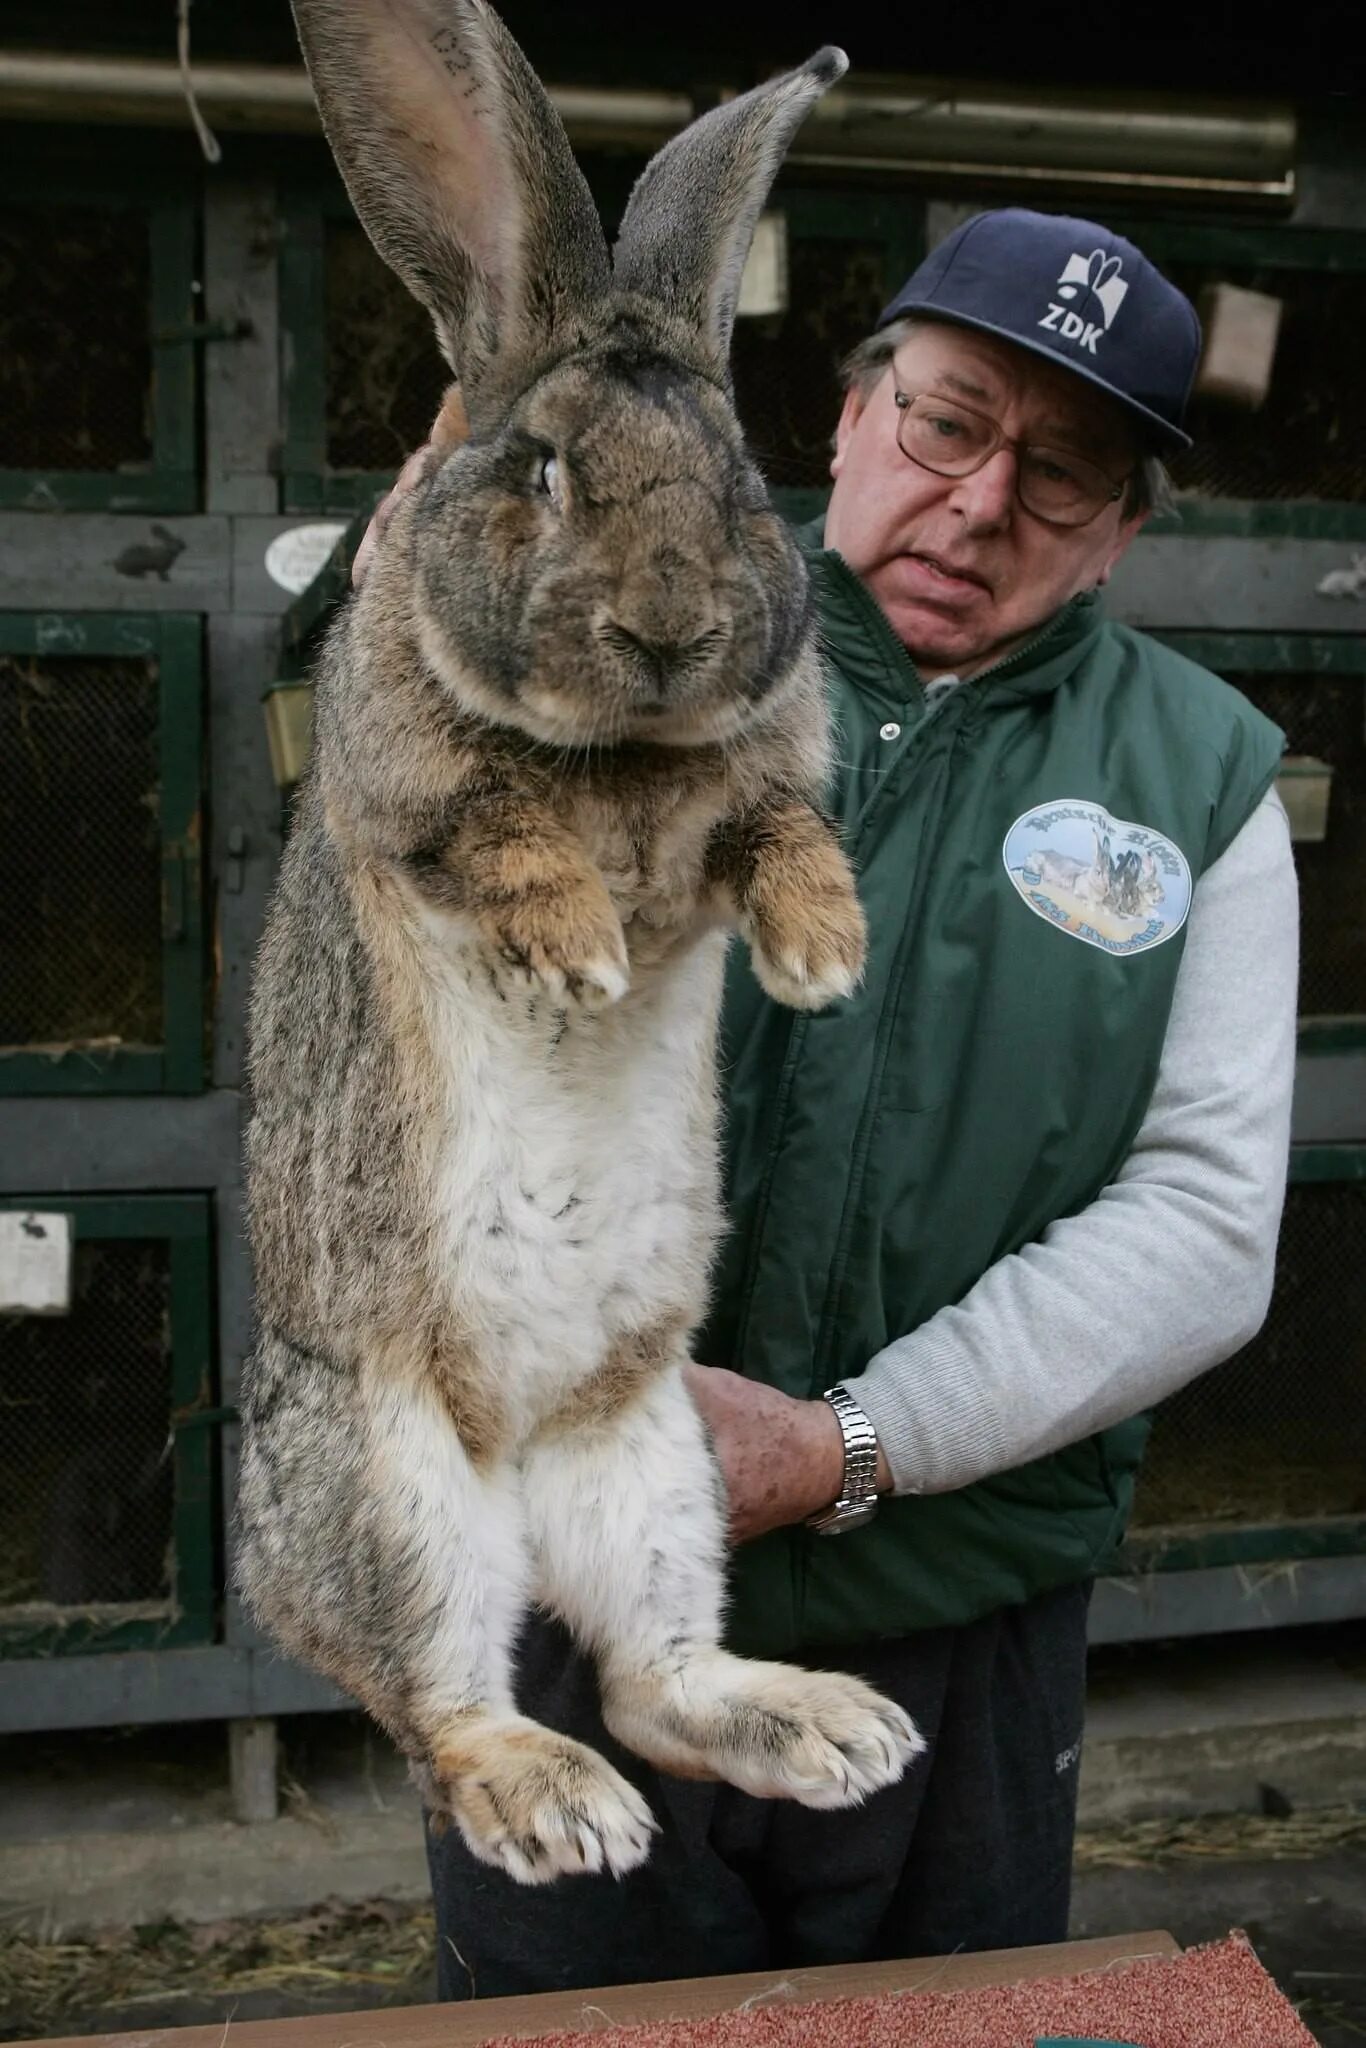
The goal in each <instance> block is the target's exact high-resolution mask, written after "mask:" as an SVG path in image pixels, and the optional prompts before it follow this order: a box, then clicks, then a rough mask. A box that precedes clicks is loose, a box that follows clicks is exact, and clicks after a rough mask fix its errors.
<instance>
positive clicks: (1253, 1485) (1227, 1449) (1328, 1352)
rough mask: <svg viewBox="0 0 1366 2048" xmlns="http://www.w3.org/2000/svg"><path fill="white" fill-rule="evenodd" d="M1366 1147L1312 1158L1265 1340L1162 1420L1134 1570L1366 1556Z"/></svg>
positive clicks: (1289, 1208)
mask: <svg viewBox="0 0 1366 2048" xmlns="http://www.w3.org/2000/svg"><path fill="white" fill-rule="evenodd" d="M1363 1242H1366V1149H1364V1148H1361V1147H1354V1146H1349V1145H1341V1146H1316V1147H1305V1148H1301V1149H1298V1150H1297V1151H1296V1152H1295V1153H1294V1154H1292V1158H1291V1185H1290V1187H1289V1189H1288V1191H1287V1196H1286V1205H1285V1215H1284V1218H1283V1221H1282V1226H1281V1235H1280V1242H1279V1246H1278V1249H1277V1256H1276V1280H1275V1288H1274V1292H1273V1295H1272V1301H1271V1309H1270V1313H1269V1314H1268V1317H1267V1320H1266V1323H1265V1325H1264V1327H1263V1328H1262V1330H1261V1331H1260V1333H1259V1334H1258V1335H1257V1336H1256V1337H1254V1338H1253V1340H1252V1342H1251V1343H1250V1344H1247V1345H1244V1347H1243V1349H1242V1350H1241V1351H1239V1352H1238V1353H1237V1354H1236V1355H1235V1356H1234V1357H1232V1358H1230V1359H1228V1360H1227V1361H1226V1362H1225V1363H1224V1364H1223V1365H1220V1366H1216V1367H1215V1368H1214V1370H1213V1371H1211V1372H1208V1373H1205V1374H1203V1375H1202V1376H1201V1377H1200V1378H1199V1379H1197V1380H1195V1381H1193V1382H1192V1383H1191V1385H1189V1386H1188V1387H1184V1388H1183V1389H1182V1390H1181V1391H1180V1392H1179V1393H1177V1394H1175V1395H1173V1396H1172V1398H1171V1399H1170V1400H1169V1401H1166V1402H1164V1403H1163V1404H1162V1406H1161V1407H1160V1408H1159V1409H1158V1410H1157V1413H1156V1415H1155V1418H1154V1422H1153V1430H1152V1436H1151V1438H1150V1441H1149V1446H1148V1453H1147V1457H1146V1458H1145V1461H1144V1464H1143V1469H1142V1471H1141V1473H1140V1475H1139V1481H1138V1490H1137V1495H1136V1498H1135V1504H1134V1514H1133V1522H1132V1528H1131V1534H1130V1539H1129V1544H1128V1551H1129V1557H1130V1563H1131V1566H1132V1567H1134V1568H1137V1567H1139V1566H1140V1565H1143V1564H1146V1565H1148V1566H1149V1567H1151V1566H1153V1565H1160V1566H1161V1567H1163V1568H1167V1569H1171V1568H1177V1567H1181V1568H1184V1567H1189V1566H1194V1565H1211V1564H1222V1563H1237V1562H1245V1563H1253V1562H1268V1561H1275V1560H1286V1561H1290V1560H1293V1559H1294V1558H1296V1557H1312V1556H1338V1555H1344V1554H1351V1553H1355V1552H1359V1551H1366V1400H1363V1398H1362V1387H1363V1361H1366V1261H1363V1259H1362V1256H1361V1247H1362V1244H1363Z"/></svg>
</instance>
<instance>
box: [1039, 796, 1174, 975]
mask: <svg viewBox="0 0 1366 2048" xmlns="http://www.w3.org/2000/svg"><path fill="white" fill-rule="evenodd" d="M1001 857H1002V859H1003V860H1004V862H1005V869H1006V873H1007V874H1008V875H1009V876H1010V879H1011V881H1012V882H1013V883H1014V884H1015V887H1016V888H1017V889H1018V890H1019V892H1020V894H1021V896H1023V898H1024V900H1025V902H1026V903H1027V904H1028V905H1029V907H1030V909H1031V910H1033V911H1035V912H1036V913H1037V914H1038V916H1040V917H1042V918H1046V919H1047V920H1048V922H1049V923H1050V924H1052V925H1056V926H1057V928H1058V930H1059V931H1064V932H1067V933H1068V934H1069V935H1070V936H1071V937H1072V938H1074V939H1083V940H1085V942H1086V944H1087V945H1088V946H1099V947H1100V949H1101V951H1102V952H1104V953H1119V954H1125V953H1144V952H1146V951H1147V950H1148V948H1149V947H1150V946H1160V945H1161V944H1162V941H1163V940H1164V939H1170V938H1171V937H1172V936H1173V935H1174V933H1176V932H1179V931H1180V929H1181V927H1182V925H1183V924H1184V923H1185V922H1186V918H1187V916H1188V915H1189V912H1190V906H1191V888H1192V883H1191V871H1190V862H1189V861H1188V860H1187V859H1186V856H1185V854H1184V853H1182V851H1181V849H1180V847H1179V846H1177V845H1176V844H1175V842H1174V841H1172V840H1170V839H1164V838H1163V836H1162V834H1161V833H1160V832H1154V831H1153V830H1152V829H1151V828H1150V827H1149V826H1147V825H1135V824H1131V823H1130V821H1129V820H1128V819H1127V818H1114V817H1111V815H1110V813H1109V811H1107V810H1106V809H1105V807H1104V805H1103V804H1097V803H1092V802H1090V801H1089V800H1088V799H1087V798H1086V797H1070V796H1063V797H1056V798H1054V799H1053V800H1052V801H1051V802H1049V803H1046V804H1036V805H1035V806H1034V808H1033V809H1032V810H1029V811H1026V812H1025V813H1024V815H1023V817H1019V818H1017V819H1016V820H1015V823H1014V824H1013V825H1012V826H1011V828H1010V830H1009V831H1008V832H1007V833H1006V836H1005V844H1004V845H1003V847H1002V848H1001Z"/></svg>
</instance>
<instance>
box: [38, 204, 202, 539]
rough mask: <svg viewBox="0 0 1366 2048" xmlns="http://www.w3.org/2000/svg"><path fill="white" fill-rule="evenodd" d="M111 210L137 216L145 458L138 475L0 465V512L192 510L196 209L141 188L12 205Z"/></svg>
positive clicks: (195, 491) (195, 486)
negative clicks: (143, 300) (147, 349)
mask: <svg viewBox="0 0 1366 2048" xmlns="http://www.w3.org/2000/svg"><path fill="white" fill-rule="evenodd" d="M25 197H27V199H28V200H29V202H30V203H32V204H37V203H39V202H41V203H42V204H44V205H52V204H60V203H62V202H66V203H68V204H70V205H72V206H119V207H128V208H132V209H140V210H141V211H143V212H145V214H146V218H147V236H148V244H149V255H150V259H151V262H150V271H151V296H150V302H149V304H148V308H147V324H148V330H149V332H150V335H151V337H152V460H151V465H150V467H148V468H147V469H127V470H115V471H112V472H103V473H102V472H99V471H93V470H92V471H86V470H61V469H50V470H22V469H0V507H3V508H5V509H7V510H17V511H30V512H193V511H195V510H196V508H197V507H198V504H199V475H198V458H197V454H196V429H195V420H196V410H197V403H198V399H197V392H198V361H197V355H196V347H195V341H194V336H193V332H192V329H193V324H194V316H195V292H194V282H195V246H196V238H197V234H198V210H197V207H196V205H195V202H194V200H193V199H192V198H189V197H186V198H181V199H169V198H167V197H166V196H165V193H164V188H162V189H161V190H160V191H155V190H153V189H152V188H150V187H146V186H142V185H130V186H128V187H127V188H126V189H124V188H120V187H119V186H117V185H113V186H112V187H110V188H101V189H96V188H93V187H90V186H71V187H66V186H60V185H59V186H57V187H55V188H54V186H53V185H52V184H51V183H50V182H48V181H44V182H43V183H41V184H40V185H38V186H35V187H34V189H33V191H32V192H31V193H29V194H27V195H24V194H18V195H15V203H17V204H23V203H24V199H25Z"/></svg>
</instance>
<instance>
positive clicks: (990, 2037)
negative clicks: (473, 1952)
mask: <svg viewBox="0 0 1366 2048" xmlns="http://www.w3.org/2000/svg"><path fill="white" fill-rule="evenodd" d="M1041 2036H1042V2037H1047V2036H1052V2037H1054V2038H1057V2037H1058V2036H1061V2037H1063V2038H1064V2039H1065V2038H1066V2037H1068V2036H1072V2037H1073V2038H1074V2039H1075V2038H1076V2037H1083V2038H1087V2039H1090V2040H1093V2041H1095V2040H1101V2041H1118V2042H1124V2043H1132V2044H1133V2048H1315V2043H1314V2037H1313V2035H1312V2034H1311V2033H1310V2032H1309V2030H1308V2029H1307V2028H1306V2027H1305V2025H1304V2023H1303V2021H1301V2020H1300V2019H1299V2018H1298V2017H1297V2015H1296V2013H1295V2010H1294V2008H1293V2006H1291V2005H1290V2004H1289V2002H1288V2001H1287V2000H1286V1999H1285V1998H1284V1997H1283V1996H1282V1994H1281V1993H1280V1991H1278V1990H1277V1988H1276V1986H1275V1984H1274V1983H1273V1982H1272V1980H1271V1979H1270V1977H1268V1975H1267V1974H1266V1971H1265V1970H1264V1969H1263V1968H1262V1966H1261V1964H1260V1963H1259V1962H1258V1960H1257V1957H1256V1955H1255V1954H1254V1953H1253V1950H1252V1948H1251V1946H1250V1944H1249V1943H1248V1941H1247V1940H1246V1938H1245V1937H1244V1936H1242V1935H1240V1934H1233V1935H1230V1936H1229V1937H1228V1939H1227V1940H1226V1941H1218V1942H1213V1943H1211V1944H1210V1946H1209V1947H1207V1948H1198V1949H1188V1950H1187V1951H1186V1953H1185V1954H1184V1955H1180V1956H1174V1957H1161V1958H1154V1959H1152V1960H1144V1961H1140V1962H1131V1963H1117V1964H1113V1965H1112V1966H1111V1967H1110V1968H1108V1969H1105V1970H1098V1971H1094V1972H1092V1973H1091V1974H1090V1975H1089V1976H1083V1977H1067V1978H1045V1979H1042V1980H1040V1981H1038V1982H1036V1983H1029V1984H1003V1985H993V1986H991V1987H990V1988H988V1989H985V1990H980V1991H950V1992H937V1991H917V1992H911V1993H907V1994H905V1995H903V1996H900V1997H896V1996H891V1997H882V1998H841V1999H833V2000H830V2001H828V2002H825V2003H822V2004H819V2005H779V2004H774V2003H765V2004H763V2005H755V2006H752V2007H751V2008H750V2010H749V2011H747V2012H744V2011H742V2012H728V2013H718V2014H716V2015H715V2016H714V2017H712V2018H710V2019H703V2020H668V2021H662V2022H659V2021H657V2022H652V2023H650V2024H648V2025H645V2026H635V2027H621V2028H608V2029H604V2028H602V2027H600V2026H599V2027H597V2028H594V2029H593V2030H592V2031H591V2032H587V2033H555V2034H538V2035H537V2036H536V2048H571V2044H576V2048H577V2044H579V2043H582V2042H585V2041H590V2040H591V2041H596V2042H598V2043H603V2042H605V2041H612V2042H620V2043H621V2044H622V2048H830V2044H839V2048H844V2044H846V2043H848V2044H849V2048H1035V2043H1036V2042H1037V2041H1038V2040H1039V2039H1040V2037H1041ZM519 2041H520V2042H521V2043H522V2044H523V2048H525V2044H526V2036H525V2035H522V2036H520V2037H519V2036H516V2035H512V2034H507V2035H500V2036H499V2037H498V2041H497V2043H495V2042H493V2041H492V2040H491V2041H490V2042H489V2044H488V2048H513V2044H514V2043H517V2042H519Z"/></svg>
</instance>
